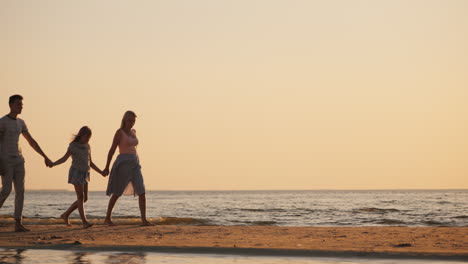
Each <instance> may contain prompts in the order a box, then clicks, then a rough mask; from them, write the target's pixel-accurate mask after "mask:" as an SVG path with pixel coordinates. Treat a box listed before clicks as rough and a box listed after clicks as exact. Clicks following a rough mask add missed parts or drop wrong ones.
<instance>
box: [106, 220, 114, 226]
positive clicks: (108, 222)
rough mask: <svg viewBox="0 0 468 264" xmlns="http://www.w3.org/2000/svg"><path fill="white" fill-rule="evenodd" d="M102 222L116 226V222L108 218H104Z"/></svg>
mask: <svg viewBox="0 0 468 264" xmlns="http://www.w3.org/2000/svg"><path fill="white" fill-rule="evenodd" d="M104 224H105V225H108V226H116V224H114V223H113V222H112V221H111V220H110V219H106V220H104Z"/></svg>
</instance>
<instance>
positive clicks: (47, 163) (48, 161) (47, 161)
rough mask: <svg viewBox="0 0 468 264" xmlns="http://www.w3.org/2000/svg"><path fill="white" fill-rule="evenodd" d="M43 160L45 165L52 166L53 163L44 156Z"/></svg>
mask: <svg viewBox="0 0 468 264" xmlns="http://www.w3.org/2000/svg"><path fill="white" fill-rule="evenodd" d="M44 162H45V165H46V166H47V167H49V168H52V167H53V166H54V163H53V162H52V161H51V160H50V159H49V158H45V159H44Z"/></svg>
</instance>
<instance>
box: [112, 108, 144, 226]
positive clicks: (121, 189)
mask: <svg viewBox="0 0 468 264" xmlns="http://www.w3.org/2000/svg"><path fill="white" fill-rule="evenodd" d="M135 119H136V115H135V113H134V112H132V111H127V112H125V114H124V116H123V118H122V124H121V126H120V129H118V130H117V131H116V132H115V135H114V140H113V141H112V146H111V148H110V149H109V154H108V155H107V163H106V168H105V169H104V174H105V175H108V174H109V165H110V162H111V160H112V157H113V156H114V153H115V149H116V148H117V146H119V152H120V154H119V155H118V156H117V159H116V160H115V161H114V164H113V165H112V170H111V173H110V177H109V182H108V184H107V191H106V194H107V195H109V196H111V198H110V199H109V205H108V207H107V215H106V219H105V221H104V223H105V224H107V225H108V226H115V224H114V223H113V222H112V218H111V216H112V209H113V208H114V205H115V203H116V202H117V199H119V197H120V196H121V195H122V194H125V195H132V194H133V195H138V200H139V206H140V212H141V221H142V223H143V225H145V226H149V225H153V224H152V223H150V222H149V221H148V220H147V219H146V196H145V185H144V183H143V175H142V174H141V166H140V162H139V159H138V155H137V151H136V146H137V145H138V139H137V137H136V131H135V129H133V126H134V125H135Z"/></svg>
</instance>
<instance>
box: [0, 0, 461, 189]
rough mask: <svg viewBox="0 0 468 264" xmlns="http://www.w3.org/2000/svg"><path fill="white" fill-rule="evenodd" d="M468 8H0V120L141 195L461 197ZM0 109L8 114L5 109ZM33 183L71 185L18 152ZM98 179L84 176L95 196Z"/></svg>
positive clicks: (62, 172)
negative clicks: (136, 176) (82, 153)
mask: <svg viewBox="0 0 468 264" xmlns="http://www.w3.org/2000/svg"><path fill="white" fill-rule="evenodd" d="M467 12H468V1H464V0H460V1H456V0H448V1H447V0H440V1H432V0H420V1H417V0H410V1H408V0H401V1H400V0H388V1H383V0H367V1H364V0H362V1H358V0H353V1H348V0H327V1H313V0H304V1H301V0H281V1H279V0H263V1H262V0H248V1H247V0H235V1H234V0H232V1H230V0H225V1H219V0H196V1H192V0H190V1H189V0H187V1H180V0H171V1H110V0H102V1H90V0H89V1H86V0H85V1H58V0H57V1H34V0H30V1H13V0H12V1H7V0H5V1H0V58H1V59H0V112H3V114H7V113H8V110H9V109H8V103H7V101H8V97H9V96H10V95H12V94H16V93H19V94H22V95H23V96H24V97H25V100H24V110H23V114H22V115H21V116H20V117H21V118H23V119H24V120H25V121H26V124H27V125H28V127H29V129H30V132H31V134H32V135H33V137H34V138H35V139H36V140H37V141H38V142H39V143H40V145H41V147H42V148H43V149H44V151H45V152H46V154H48V155H49V157H50V158H51V159H52V160H56V159H58V158H60V157H61V156H62V155H63V154H64V153H65V151H66V149H67V146H68V143H69V141H70V138H71V136H72V134H74V133H77V132H78V130H79V128H80V127H81V126H83V125H88V126H90V127H91V128H92V130H93V137H92V138H91V142H90V144H91V147H92V154H93V160H94V161H95V163H96V164H97V165H98V166H99V167H101V168H102V167H103V166H104V164H105V160H106V156H107V152H108V149H109V147H110V144H111V141H112V137H113V135H114V133H115V131H116V129H117V128H118V127H119V125H120V120H121V118H122V115H123V113H124V112H125V111H126V110H133V111H135V112H136V114H137V115H138V118H137V123H136V126H135V129H136V130H137V134H138V137H139V139H140V145H139V147H138V152H139V155H140V160H141V163H142V167H143V174H144V177H145V183H146V186H147V188H148V189H158V190H161V189H163V190H185V189H189V190H206V189H381V188H385V189H393V188H402V189H407V188H410V189H411V188H416V189H419V188H431V189H433V188H468V103H467V99H468V48H467V47H468V16H467V15H466V14H467ZM1 102H3V103H1ZM21 145H22V147H23V153H24V156H25V158H26V170H27V176H26V177H27V178H26V186H27V188H28V189H64V188H66V189H70V190H71V189H72V186H71V185H69V184H67V173H68V168H69V166H70V161H68V162H67V163H66V164H63V165H61V166H59V167H56V168H53V169H49V168H46V167H45V166H44V165H43V161H42V159H41V157H40V156H39V155H37V154H36V153H34V151H33V150H32V149H31V148H30V147H29V146H28V145H27V143H26V142H25V140H24V139H22V140H21ZM106 184H107V178H105V179H104V178H102V177H101V176H100V175H98V174H97V173H94V172H92V180H91V183H90V189H91V190H103V189H105V187H106Z"/></svg>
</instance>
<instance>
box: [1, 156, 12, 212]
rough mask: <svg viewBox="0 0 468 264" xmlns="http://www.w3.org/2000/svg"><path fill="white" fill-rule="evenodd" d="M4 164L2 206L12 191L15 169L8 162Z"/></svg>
mask: <svg viewBox="0 0 468 264" xmlns="http://www.w3.org/2000/svg"><path fill="white" fill-rule="evenodd" d="M0 162H1V161H0ZM3 166H4V169H5V170H4V175H2V191H0V208H1V207H2V206H3V203H5V201H6V199H7V198H8V196H9V195H10V193H11V188H12V184H13V170H12V168H11V166H9V164H6V162H5V163H4V164H3Z"/></svg>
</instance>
